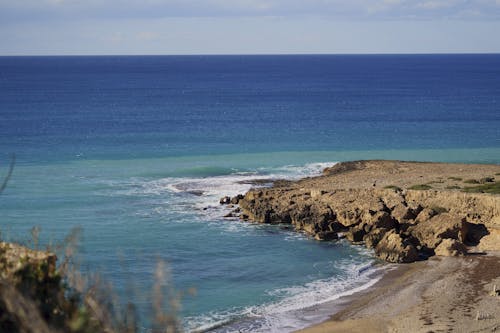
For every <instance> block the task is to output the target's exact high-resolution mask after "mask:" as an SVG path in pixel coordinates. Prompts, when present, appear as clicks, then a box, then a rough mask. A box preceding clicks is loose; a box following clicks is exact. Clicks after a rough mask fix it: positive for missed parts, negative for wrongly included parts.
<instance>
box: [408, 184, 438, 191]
mask: <svg viewBox="0 0 500 333" xmlns="http://www.w3.org/2000/svg"><path fill="white" fill-rule="evenodd" d="M431 188H432V186H430V185H428V184H420V185H413V186H410V187H408V189H410V190H430V189H431Z"/></svg>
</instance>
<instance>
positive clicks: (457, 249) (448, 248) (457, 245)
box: [434, 238, 467, 257]
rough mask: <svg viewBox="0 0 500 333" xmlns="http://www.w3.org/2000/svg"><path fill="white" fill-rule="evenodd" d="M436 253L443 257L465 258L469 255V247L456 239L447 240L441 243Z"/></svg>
mask: <svg viewBox="0 0 500 333" xmlns="http://www.w3.org/2000/svg"><path fill="white" fill-rule="evenodd" d="M434 252H435V254H436V255H437V256H443V257H457V256H464V255H466V254H467V247H466V246H465V245H464V244H463V243H461V242H459V241H457V240H455V239H450V238H445V239H443V240H442V241H441V242H440V243H439V245H438V246H437V247H436V249H435V250H434Z"/></svg>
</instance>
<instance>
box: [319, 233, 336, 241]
mask: <svg viewBox="0 0 500 333" xmlns="http://www.w3.org/2000/svg"><path fill="white" fill-rule="evenodd" d="M314 238H315V239H316V240H321V241H331V240H335V239H338V238H339V236H338V233H336V232H334V231H320V232H318V233H317V234H316V235H314Z"/></svg>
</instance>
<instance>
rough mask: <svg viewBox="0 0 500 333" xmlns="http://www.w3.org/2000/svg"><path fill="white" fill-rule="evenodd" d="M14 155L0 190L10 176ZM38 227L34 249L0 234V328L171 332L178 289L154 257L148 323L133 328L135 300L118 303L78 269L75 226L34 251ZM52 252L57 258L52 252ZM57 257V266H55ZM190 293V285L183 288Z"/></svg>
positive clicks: (30, 332) (26, 332) (53, 332)
mask: <svg viewBox="0 0 500 333" xmlns="http://www.w3.org/2000/svg"><path fill="white" fill-rule="evenodd" d="M14 164H15V155H12V157H11V162H10V167H9V171H8V173H7V175H6V176H5V178H4V180H3V182H1V183H0V194H1V193H2V192H3V191H4V189H5V188H6V186H7V183H8V181H9V179H10V178H11V176H12V172H13V170H14ZM39 233H40V229H39V228H38V227H34V228H33V229H32V231H31V236H32V244H33V247H34V248H35V250H31V249H28V248H27V247H25V246H22V245H18V244H14V243H6V242H2V241H1V239H0V332H9V333H136V332H143V331H147V332H152V333H160V332H162V333H177V332H181V331H182V327H181V321H180V316H179V310H180V300H181V298H182V296H183V295H182V293H180V292H178V291H176V290H175V289H174V288H173V287H172V283H171V278H170V274H169V271H168V270H167V269H166V266H165V265H164V263H163V262H159V263H158V265H157V269H156V272H155V275H154V278H155V279H154V280H155V283H154V286H153V290H152V295H151V297H150V299H151V300H152V314H151V328H150V329H147V328H145V327H140V328H139V319H138V314H137V312H136V307H135V305H134V304H133V303H132V302H131V301H129V302H127V303H126V304H125V305H124V306H122V305H121V303H120V302H119V300H118V297H117V296H116V294H114V293H113V291H112V288H111V285H110V284H108V283H105V282H104V281H103V280H102V279H100V278H99V276H98V275H94V276H84V275H82V274H81V273H80V272H79V270H78V264H77V263H78V261H77V260H76V256H75V254H76V249H77V245H78V241H79V238H80V237H79V235H80V230H79V229H75V230H73V231H72V232H71V233H70V234H69V235H68V236H67V237H66V238H65V240H64V241H63V242H62V243H61V244H57V245H55V246H53V247H51V248H48V249H47V250H46V251H39V250H38V236H39ZM55 253H57V257H56V255H55ZM57 258H60V259H62V260H61V261H59V266H58V267H56V264H57V263H56V260H57ZM189 292H190V293H193V290H190V291H189Z"/></svg>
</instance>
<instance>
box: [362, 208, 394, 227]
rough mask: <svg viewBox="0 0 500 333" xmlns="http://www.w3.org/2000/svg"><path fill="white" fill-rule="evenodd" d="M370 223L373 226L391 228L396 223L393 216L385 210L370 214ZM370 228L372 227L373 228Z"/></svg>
mask: <svg viewBox="0 0 500 333" xmlns="http://www.w3.org/2000/svg"><path fill="white" fill-rule="evenodd" d="M368 223H369V224H371V225H372V227H373V228H377V229H378V228H385V229H393V228H395V227H396V226H397V225H398V223H397V222H396V221H395V220H394V218H393V217H392V216H391V215H390V214H389V213H387V212H384V211H378V212H376V213H375V214H374V215H372V216H371V218H370V221H369V222H368ZM373 228H372V229H373Z"/></svg>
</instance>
